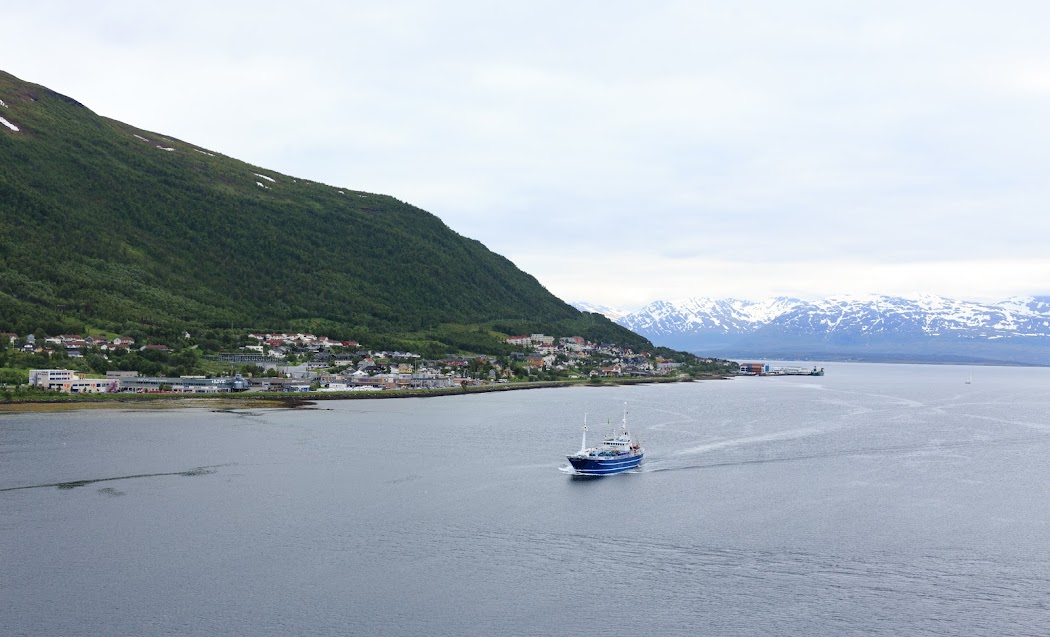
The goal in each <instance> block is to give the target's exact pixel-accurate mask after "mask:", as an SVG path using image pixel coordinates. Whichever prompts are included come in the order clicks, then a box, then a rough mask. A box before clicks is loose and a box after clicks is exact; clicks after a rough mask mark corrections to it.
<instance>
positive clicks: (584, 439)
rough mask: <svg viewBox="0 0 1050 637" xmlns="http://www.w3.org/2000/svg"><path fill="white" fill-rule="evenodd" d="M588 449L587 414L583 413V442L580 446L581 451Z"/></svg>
mask: <svg viewBox="0 0 1050 637" xmlns="http://www.w3.org/2000/svg"><path fill="white" fill-rule="evenodd" d="M584 451H587V414H584V415H583V444H582V445H581V446H580V453H583V452H584Z"/></svg>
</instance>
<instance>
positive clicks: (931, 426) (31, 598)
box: [0, 364, 1050, 635]
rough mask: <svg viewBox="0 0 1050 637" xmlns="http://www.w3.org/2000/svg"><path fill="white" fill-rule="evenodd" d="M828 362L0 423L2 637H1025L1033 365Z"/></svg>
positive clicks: (1036, 428)
mask: <svg viewBox="0 0 1050 637" xmlns="http://www.w3.org/2000/svg"><path fill="white" fill-rule="evenodd" d="M826 367H827V371H828V373H827V375H826V376H824V377H822V378H817V377H788V378H741V379H736V380H730V381H709V382H702V383H683V384H675V385H649V386H636V387H600V388H593V387H580V388H564V389H550V390H530V391H517V392H506V393H495V394H484V395H472V396H455V397H442V398H430V399H399V400H355V401H330V402H329V401H326V402H320V403H317V405H316V407H315V408H313V409H294V410H293V409H272V410H264V409H259V410H232V411H211V410H207V409H180V410H82V411H73V412H65V413H31V414H3V415H2V416H0V560H2V572H3V577H2V578H0V633H2V634H5V635H147V634H148V635H216V634H224V635H289V634H294V635H493V634H505V635H770V634H776V635H862V634H863V635H872V634H877V635H891V634H892V635H898V634H907V635H958V634H966V635H1045V634H1046V631H1047V623H1046V620H1047V617H1050V614H1048V610H1050V370H1048V369H1025V368H973V369H972V372H973V384H970V385H967V384H965V383H964V381H965V379H966V376H967V374H968V373H969V372H970V371H971V370H970V369H968V368H963V367H950V366H906V365H865V364H829V365H826ZM624 401H627V403H628V404H629V407H630V415H629V422H630V423H631V424H632V425H633V427H632V428H633V429H634V430H635V432H636V433H637V434H639V435H640V436H641V437H642V440H643V443H644V444H645V446H646V461H645V463H644V464H643V466H642V469H641V470H639V471H637V472H633V473H629V474H623V475H618V476H612V477H606V478H599V479H589V480H579V479H573V478H572V477H570V476H568V475H566V473H564V471H563V470H562V468H563V467H565V466H566V465H567V462H566V461H565V454H566V453H570V452H573V451H575V450H576V449H577V448H578V447H579V444H580V424H581V423H582V419H583V415H584V413H587V414H589V421H590V424H591V427H590V429H591V432H592V434H594V433H602V432H604V431H605V429H606V426H605V425H604V423H605V421H606V420H607V419H608V420H609V421H611V423H612V424H614V425H615V424H616V423H617V422H618V420H619V418H620V415H621V410H622V405H623V403H624ZM598 423H602V424H601V425H599V424H598ZM592 437H594V436H593V435H592Z"/></svg>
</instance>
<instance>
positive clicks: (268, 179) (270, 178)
mask: <svg viewBox="0 0 1050 637" xmlns="http://www.w3.org/2000/svg"><path fill="white" fill-rule="evenodd" d="M252 174H253V175H255V176H256V177H260V178H262V179H265V180H266V181H268V182H270V183H272V184H276V183H277V180H276V179H274V178H273V177H267V176H266V175H260V174H259V173H252Z"/></svg>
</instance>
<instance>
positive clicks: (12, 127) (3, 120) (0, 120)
mask: <svg viewBox="0 0 1050 637" xmlns="http://www.w3.org/2000/svg"><path fill="white" fill-rule="evenodd" d="M0 124H3V125H4V126H6V127H8V128H10V129H11V130H13V131H14V132H16V133H17V132H18V127H17V126H15V125H14V124H12V123H11V122H9V121H7V120H6V119H4V118H3V117H0Z"/></svg>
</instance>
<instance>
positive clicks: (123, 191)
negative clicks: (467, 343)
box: [0, 72, 647, 345]
mask: <svg viewBox="0 0 1050 637" xmlns="http://www.w3.org/2000/svg"><path fill="white" fill-rule="evenodd" d="M0 118H3V120H4V121H3V122H0V331H13V332H17V333H22V334H24V333H27V332H31V331H33V330H36V329H44V330H45V331H46V332H48V333H60V332H62V331H67V330H69V331H75V330H76V329H77V328H80V329H81V330H84V331H90V330H108V331H112V332H126V331H128V330H131V329H138V330H146V331H147V332H149V333H153V334H175V333H181V331H182V330H194V329H219V328H222V329H254V330H263V329H288V328H295V327H302V328H311V329H318V330H323V331H326V332H329V333H331V334H332V335H334V336H342V337H345V338H356V339H359V340H362V339H363V340H362V342H364V341H365V340H367V339H368V338H369V337H374V338H385V339H390V338H398V337H400V336H403V335H406V334H414V335H415V337H416V338H424V339H427V338H436V339H439V340H440V338H441V334H459V335H460V336H462V334H463V333H464V330H462V329H450V328H449V327H448V326H449V325H471V326H484V327H493V326H494V325H495V324H496V323H500V324H501V325H503V326H506V327H507V329H512V328H521V329H524V328H525V327H535V328H543V329H547V330H548V331H551V332H558V331H562V332H568V331H571V330H570V326H572V327H575V326H580V327H583V328H585V330H590V331H591V335H592V336H593V335H596V334H602V335H605V336H608V337H610V338H612V339H613V340H619V341H621V342H632V341H633V342H634V343H635V344H638V345H643V344H647V341H646V340H645V339H642V338H641V337H638V336H637V335H635V334H633V333H631V332H629V331H627V330H626V329H624V328H621V327H619V326H616V325H614V324H612V323H611V322H609V321H608V320H607V319H605V318H604V317H600V316H598V315H590V314H582V313H580V312H579V311H577V310H575V309H574V308H572V307H570V306H569V305H567V304H566V303H564V302H562V301H561V300H559V299H558V298H556V297H555V296H554V295H552V294H550V293H549V292H548V291H547V290H546V289H545V288H543V287H542V286H541V285H540V284H539V283H538V282H537V281H536V280H535V279H534V278H533V277H532V276H530V275H528V274H526V273H524V272H522V271H521V270H519V269H518V268H517V267H515V266H514V264H513V263H511V262H510V261H509V260H507V259H505V258H504V257H502V256H500V255H498V254H495V253H493V252H491V251H489V250H488V249H487V248H485V246H483V245H482V244H481V243H479V242H477V241H474V240H471V239H468V238H465V237H462V236H460V235H459V234H457V233H456V232H454V231H452V230H451V229H449V228H448V227H447V226H446V225H445V224H444V223H442V222H441V220H440V219H438V218H437V217H436V216H434V215H432V214H430V213H427V212H425V211H423V210H420V209H418V208H416V207H413V206H411V205H409V204H406V203H404V202H401V201H398V200H397V199H395V198H393V197H390V196H385V195H377V194H373V193H368V192H357V191H352V190H348V189H345V188H338V187H333V186H328V185H324V184H320V183H316V182H311V181H308V180H305V179H297V178H293V177H289V176H286V175H281V174H277V173H274V172H273V171H268V170H265V169H262V168H258V167H254V166H250V165H248V164H246V163H243V162H240V161H237V160H235V159H231V158H228V157H224V156H222V155H221V154H220V153H218V152H215V151H212V150H208V149H205V148H201V147H198V146H195V145H193V144H190V143H187V142H183V141H181V140H178V139H173V138H170V137H167V136H164V135H161V134H158V133H154V132H150V131H144V130H140V129H137V128H134V127H132V126H130V125H127V124H123V123H121V122H117V121H114V120H110V119H107V118H104V117H101V116H99V115H96V114H95V113H93V112H92V111H90V110H89V109H88V108H86V107H85V106H83V105H81V104H79V103H78V102H76V101H75V100H73V99H70V98H68V97H65V96H62V95H59V94H57V93H55V92H53V91H51V90H49V89H46V88H44V87H41V86H37V85H34V84H29V83H26V82H23V81H21V80H19V79H17V78H15V77H13V76H11V75H8V74H6V73H3V72H0ZM442 326H443V327H442ZM559 326H561V327H559ZM581 331H584V330H581ZM482 332H484V329H482ZM584 335H586V334H584ZM468 340H469V339H468ZM481 340H482V341H485V340H486V339H481Z"/></svg>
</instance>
